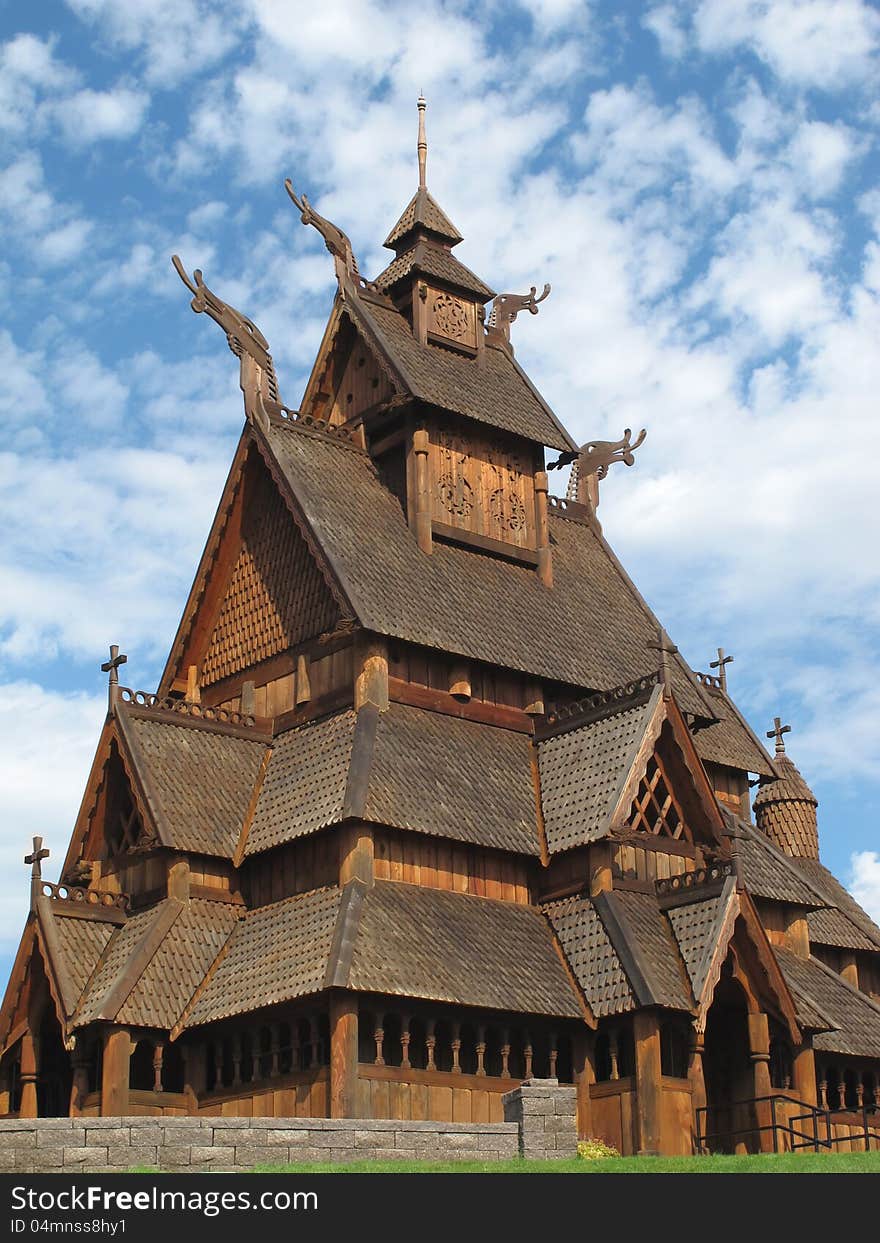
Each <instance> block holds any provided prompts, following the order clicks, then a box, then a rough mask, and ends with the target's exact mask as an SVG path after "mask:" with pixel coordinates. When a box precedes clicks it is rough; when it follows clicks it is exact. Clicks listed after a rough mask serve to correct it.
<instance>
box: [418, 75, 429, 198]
mask: <svg viewBox="0 0 880 1243" xmlns="http://www.w3.org/2000/svg"><path fill="white" fill-rule="evenodd" d="M427 106H428V105H427V104H426V103H425V97H424V95H423V94H422V93H421V92H419V145H418V152H419V189H420V190H424V189H425V186H426V184H427V183H426V182H425V166H426V165H427V163H428V139H427V138H426V137H425V109H426V108H427Z"/></svg>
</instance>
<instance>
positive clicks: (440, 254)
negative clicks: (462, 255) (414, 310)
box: [375, 241, 495, 302]
mask: <svg viewBox="0 0 880 1243" xmlns="http://www.w3.org/2000/svg"><path fill="white" fill-rule="evenodd" d="M411 272H424V273H425V274H426V275H427V276H435V277H436V278H437V279H438V280H441V281H445V282H446V283H447V284H449V285H456V286H457V287H458V288H459V289H465V290H467V291H468V292H469V293H472V294H475V295H476V296H477V297H478V298H479V299H480V301H481V302H485V301H486V300H487V299H488V298H492V297H494V294H495V291H494V290H493V289H490V288H489V286H488V285H487V284H485V282H484V281H481V280H480V278H479V276H477V275H475V273H473V272H472V271H471V270H470V268H466V267H465V266H464V264H463V263H460V262H459V261H458V259H456V257H455V255H452V254H450V253H449V251H448V250H443V249H441V248H440V247H439V246H429V245H428V244H427V243H426V242H423V241H419V242H416V244H415V245H414V246H412V247H410V249H409V250H405V251H403V253H402V254H400V255H398V256H397V258H396V259H392V260H391V262H390V263H389V264H388V267H387V268H385V270H384V271H383V272H380V273H379V275H378V276H377V277H376V280H375V284H376V285H378V287H379V288H380V289H381V290H383V291H384V290H387V289H391V288H392V287H393V286H394V285H396V284H397V282H398V281H401V280H404V279H405V278H406V277H407V276H409V274H410V273H411Z"/></svg>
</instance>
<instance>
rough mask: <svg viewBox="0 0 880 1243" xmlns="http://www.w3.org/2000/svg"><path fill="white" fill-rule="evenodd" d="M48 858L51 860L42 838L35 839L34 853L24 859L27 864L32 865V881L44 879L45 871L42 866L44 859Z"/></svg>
mask: <svg viewBox="0 0 880 1243" xmlns="http://www.w3.org/2000/svg"><path fill="white" fill-rule="evenodd" d="M48 858H49V851H48V850H44V849H43V839H42V837H35V838H34V848H33V850H32V852H31V853H30V854H29V855H25V857H24V861H25V863H29V864H30V865H31V880H32V881H40V880H42V879H43V869H42V866H41V864H42V862H43V860H44V859H48Z"/></svg>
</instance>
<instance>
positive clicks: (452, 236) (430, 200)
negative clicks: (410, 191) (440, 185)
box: [382, 186, 462, 250]
mask: <svg viewBox="0 0 880 1243" xmlns="http://www.w3.org/2000/svg"><path fill="white" fill-rule="evenodd" d="M419 227H421V228H422V229H425V230H426V231H427V232H430V233H436V234H437V236H438V237H442V238H443V239H444V240H445V241H447V242H450V243H451V244H452V245H453V246H455V245H456V244H457V243H458V242H460V241H461V240H462V236H461V234H460V233H459V231H458V229H456V227H455V225H454V224H453V223H452V221H451V220H450V219H449V217H448V216H447V215H446V212H445V211H444V210H443V208H442V207H440V206H439V204H438V203H437V201H436V199H434V197H433V195H431V194H429V193H428V191H427V190H426V189H425V187H424V186H420V187H419V189H418V190H416V192H415V194H414V195H413V196H412V198H411V199H410V201H409V202H408V203H407V205H406V207H404V209H403V212H402V213H401V216H400V219H399V220H398V221H397V224H396V225H395V226H394V228H393V229H392V230H391V232H390V233H389V234H388V236H387V237H386V238H385V241H384V242H383V243H382V245H383V246H386V247H387V248H388V249H389V250H394V249H395V248H396V247H397V245H398V243H400V242H401V241H403V239H404V238H406V236H407V234H409V233H411V232H412V231H413V229H416V228H419Z"/></svg>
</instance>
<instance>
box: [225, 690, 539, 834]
mask: <svg viewBox="0 0 880 1243" xmlns="http://www.w3.org/2000/svg"><path fill="white" fill-rule="evenodd" d="M347 817H356V818H357V819H360V820H368V821H370V822H372V823H375V824H386V825H389V826H391V827H392V828H399V829H411V830H412V831H413V832H416V833H428V834H431V835H432V836H435V837H446V838H450V839H451V840H453V841H459V842H468V843H470V844H472V845H477V846H488V847H492V848H495V849H497V850H509V851H515V852H518V853H520V854H530V855H537V854H539V853H540V847H539V843H538V830H537V821H536V810H535V791H534V786H533V783H532V772H531V759H530V753H529V742H528V739H527V737H526V736H525V735H524V734H521V733H517V732H515V731H512V730H506V729H500V728H496V727H494V726H491V725H482V724H478V723H477V722H475V721H465V720H458V719H457V718H455V717H449V716H441V715H439V714H437V713H435V712H427V711H424V710H423V709H421V708H414V707H409V706H406V705H404V704H398V703H392V704H390V705H389V707H388V709H387V711H385V712H374V711H372V710H370V709H365V710H362V711H361V712H359V713H357V714H356V713H354V712H353V711H346V712H342V713H339V714H337V715H335V716H331V717H327V718H325V719H324V720H320V721H316V722H312V723H309V724H308V725H302V726H299V727H297V728H296V729H292V730H288V731H287V732H286V733H284V734H281V735H279V736H278V738H276V740H275V745H274V749H273V752H272V758H271V759H270V761H269V766H268V769H267V771H266V777H265V780H264V782H263V785H262V788H261V791H260V796H259V799H258V801H257V808H256V812H255V815H254V819H253V823H252V825H251V828H250V832H249V833H248V837H247V843H246V847H245V851H244V855H245V857H249V856H251V855H254V854H257V853H259V852H260V851H263V850H268V849H270V848H271V847H273V846H278V845H280V844H281V843H282V842H287V841H292V840H294V839H295V838H297V837H302V836H304V835H306V834H309V833H315V832H317V831H318V830H320V829H322V828H325V827H326V826H328V825H330V824H335V823H338V822H340V821H341V820H343V819H346V818H347Z"/></svg>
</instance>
